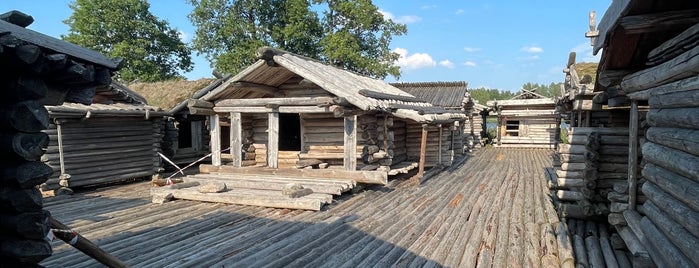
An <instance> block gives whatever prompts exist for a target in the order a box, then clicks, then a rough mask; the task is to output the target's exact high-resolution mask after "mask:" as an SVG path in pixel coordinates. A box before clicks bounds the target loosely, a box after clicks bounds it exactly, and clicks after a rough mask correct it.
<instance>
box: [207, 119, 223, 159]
mask: <svg viewBox="0 0 699 268" xmlns="http://www.w3.org/2000/svg"><path fill="white" fill-rule="evenodd" d="M209 127H210V131H211V133H210V136H211V141H210V143H209V147H211V164H212V165H214V166H220V165H221V125H220V122H219V116H218V114H214V115H211V116H209Z"/></svg>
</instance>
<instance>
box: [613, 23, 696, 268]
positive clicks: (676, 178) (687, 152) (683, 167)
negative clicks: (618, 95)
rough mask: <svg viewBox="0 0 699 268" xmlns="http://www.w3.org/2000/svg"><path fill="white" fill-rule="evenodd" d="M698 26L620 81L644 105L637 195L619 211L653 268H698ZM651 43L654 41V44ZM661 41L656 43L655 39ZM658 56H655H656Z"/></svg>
mask: <svg viewBox="0 0 699 268" xmlns="http://www.w3.org/2000/svg"><path fill="white" fill-rule="evenodd" d="M697 31H699V24H695V25H694V26H692V27H689V28H687V30H685V31H684V32H682V33H680V34H679V35H677V36H675V37H673V38H670V39H669V40H666V41H665V42H664V43H662V44H660V46H658V47H657V48H655V49H653V50H651V51H650V53H649V55H648V56H647V62H646V66H648V67H647V68H646V69H643V70H640V71H635V72H632V73H630V74H628V75H626V76H624V77H623V79H622V80H621V90H622V91H624V92H625V93H626V95H628V96H629V98H630V99H631V100H632V101H634V102H640V101H648V105H649V108H650V110H649V111H648V113H647V115H646V122H647V125H649V128H648V130H647V131H646V136H645V137H646V142H645V143H644V144H642V146H641V147H640V148H639V151H641V152H642V154H643V162H641V164H642V171H641V176H640V177H642V179H641V180H640V182H643V181H645V183H642V186H640V189H641V190H640V191H638V193H639V194H640V193H642V194H644V195H645V196H647V201H646V202H645V203H644V204H643V205H640V206H636V209H635V210H634V209H633V208H628V209H627V210H625V211H623V215H624V219H625V221H626V223H627V226H628V227H629V228H630V229H631V230H632V233H633V236H630V237H633V238H637V239H638V240H640V242H641V243H642V244H643V245H644V247H645V248H646V249H647V251H648V253H649V255H650V257H651V259H652V260H653V262H655V263H656V264H657V265H658V266H659V267H665V266H668V267H669V266H675V267H699V255H698V254H697V245H699V228H697V226H699V165H698V164H697V163H699V143H698V142H697V140H699V78H698V77H697V75H696V73H697V72H696V70H697V69H699V61H698V60H697V58H699V57H697V55H699V42H697V40H699V39H697V38H696V37H695V36H696V33H697ZM654 41H655V40H654ZM660 41H662V40H660ZM659 55H660V56H659Z"/></svg>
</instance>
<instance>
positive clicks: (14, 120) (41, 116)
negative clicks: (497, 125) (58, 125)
mask: <svg viewBox="0 0 699 268" xmlns="http://www.w3.org/2000/svg"><path fill="white" fill-rule="evenodd" d="M48 127H49V114H48V111H46V108H44V106H42V105H41V104H39V103H38V102H36V101H23V102H19V103H13V104H10V105H3V106H1V107H0V129H6V130H17V131H21V132H39V131H41V130H43V129H46V128H48Z"/></svg>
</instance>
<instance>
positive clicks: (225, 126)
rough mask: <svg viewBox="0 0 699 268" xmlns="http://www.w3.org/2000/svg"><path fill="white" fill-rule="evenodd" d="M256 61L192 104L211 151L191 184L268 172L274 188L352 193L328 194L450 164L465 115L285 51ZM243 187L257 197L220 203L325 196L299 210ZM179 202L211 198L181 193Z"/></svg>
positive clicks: (231, 194)
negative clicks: (300, 184)
mask: <svg viewBox="0 0 699 268" xmlns="http://www.w3.org/2000/svg"><path fill="white" fill-rule="evenodd" d="M259 55H260V57H259V60H258V61H257V62H255V63H254V64H252V65H251V66H249V67H248V68H246V69H245V70H243V71H241V72H240V73H238V74H236V75H235V76H233V77H231V78H229V79H226V80H225V81H224V82H223V83H221V85H219V86H217V87H216V88H214V89H213V90H211V91H210V92H208V93H206V94H205V95H204V96H202V97H200V98H198V99H193V100H190V101H189V104H188V108H189V112H190V114H193V115H207V116H208V117H209V123H210V136H211V142H210V144H211V146H210V148H211V153H212V164H211V165H201V166H200V172H201V173H202V174H198V175H194V176H190V177H188V178H189V180H197V179H199V180H200V181H209V182H211V181H216V180H221V179H224V178H222V176H225V174H238V175H236V176H230V175H229V176H227V177H226V178H225V179H226V180H229V183H230V180H233V179H235V180H240V179H243V177H244V176H242V175H240V174H257V176H260V175H264V177H265V178H267V179H269V180H271V181H272V182H274V183H279V182H285V181H289V178H305V179H308V178H313V180H314V181H315V182H322V181H327V180H331V181H332V180H338V179H341V180H344V182H343V183H348V184H347V185H348V187H342V188H341V189H338V190H336V191H332V193H333V194H339V193H341V192H343V191H347V190H349V189H350V188H352V187H354V186H353V185H355V184H356V183H372V184H386V183H387V179H388V176H389V175H393V174H399V173H408V172H411V171H412V170H417V176H418V177H420V178H425V177H427V176H428V175H429V174H431V173H426V172H425V169H426V168H429V167H435V166H439V167H443V166H449V165H451V164H452V162H453V161H454V159H455V155H454V147H455V146H454V142H455V140H454V139H453V135H454V134H453V131H452V130H453V129H452V126H453V125H454V122H455V121H460V122H461V124H463V121H464V120H465V119H466V117H465V115H464V114H463V112H454V111H449V110H445V109H444V108H442V107H436V106H433V105H432V104H430V103H428V102H425V101H423V100H421V99H419V98H416V97H415V96H413V95H411V94H408V93H406V92H404V91H401V90H400V89H398V88H395V87H393V86H391V85H389V84H387V83H385V82H383V81H380V80H376V79H372V78H368V77H364V76H361V75H358V74H355V73H352V72H349V71H346V70H342V69H338V68H336V67H332V66H329V65H326V64H323V63H320V62H317V61H315V60H313V59H309V58H305V57H302V56H299V55H295V54H292V53H288V52H285V51H281V50H277V49H272V48H262V49H261V50H260V51H259ZM432 170H436V169H432ZM221 172H223V173H224V175H220V174H221ZM212 173H216V174H218V175H214V174H212ZM248 176H249V175H248ZM227 184H228V183H227ZM237 185H242V184H237ZM245 185H247V186H246V187H252V188H255V187H257V188H256V189H257V190H254V191H256V192H257V194H256V195H254V196H252V197H251V196H250V195H249V194H248V195H247V196H244V197H241V196H239V195H237V193H236V192H235V191H228V192H226V196H228V197H226V198H218V197H217V198H216V200H221V201H222V202H224V201H226V202H233V203H238V204H254V205H262V206H273V207H286V208H304V209H314V210H317V209H320V206H321V205H322V204H324V203H325V202H326V201H327V200H328V199H327V198H326V197H318V196H316V197H315V199H314V197H308V198H310V199H312V200H308V201H309V202H311V201H312V202H313V204H312V205H309V206H296V205H297V204H299V203H300V202H301V201H300V200H299V199H293V200H286V199H283V200H278V199H275V198H276V197H275V198H273V197H270V195H269V194H265V193H264V191H262V190H260V187H261V188H263V189H266V190H267V191H270V190H275V191H278V190H281V189H278V188H274V187H271V185H270V184H267V185H266V186H263V185H260V184H257V183H255V184H254V186H252V185H253V184H250V183H246V184H245ZM307 186H308V187H311V189H313V187H316V190H317V191H325V190H322V189H320V188H318V186H317V185H307ZM296 190H301V189H296ZM296 190H289V191H282V192H286V193H288V194H293V193H292V192H296ZM316 190H313V191H316ZM250 191H253V190H250ZM260 191H262V192H260ZM247 193H250V192H247ZM241 194H242V193H241ZM178 196H180V197H182V198H192V199H197V200H212V199H210V198H213V197H211V196H209V195H207V196H201V195H197V196H193V195H189V193H187V194H185V193H183V192H182V191H179V190H176V191H175V193H174V197H175V198H178ZM318 198H320V199H322V200H325V201H323V202H320V201H318ZM154 201H155V200H154ZM319 202H320V203H319Z"/></svg>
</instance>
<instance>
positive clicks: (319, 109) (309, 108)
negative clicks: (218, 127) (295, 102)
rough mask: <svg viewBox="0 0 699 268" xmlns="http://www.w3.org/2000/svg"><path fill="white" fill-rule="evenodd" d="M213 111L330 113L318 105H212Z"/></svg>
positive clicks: (329, 109)
mask: <svg viewBox="0 0 699 268" xmlns="http://www.w3.org/2000/svg"><path fill="white" fill-rule="evenodd" d="M214 111H215V112H218V113H231V112H238V113H272V112H275V111H276V112H279V113H292V114H299V113H332V112H333V110H332V108H331V107H318V106H281V107H279V108H267V107H259V106H238V107H218V106H217V107H214Z"/></svg>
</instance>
